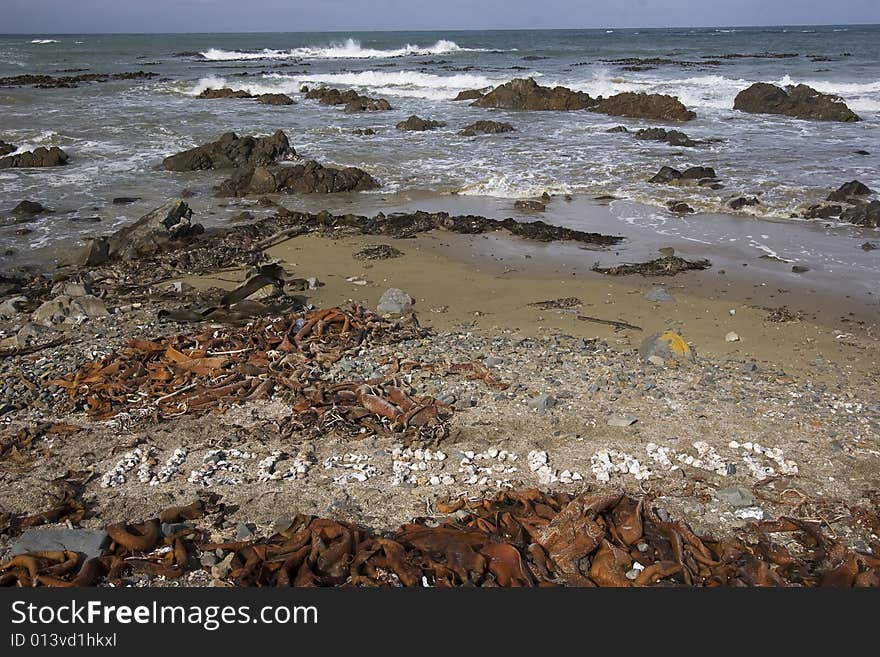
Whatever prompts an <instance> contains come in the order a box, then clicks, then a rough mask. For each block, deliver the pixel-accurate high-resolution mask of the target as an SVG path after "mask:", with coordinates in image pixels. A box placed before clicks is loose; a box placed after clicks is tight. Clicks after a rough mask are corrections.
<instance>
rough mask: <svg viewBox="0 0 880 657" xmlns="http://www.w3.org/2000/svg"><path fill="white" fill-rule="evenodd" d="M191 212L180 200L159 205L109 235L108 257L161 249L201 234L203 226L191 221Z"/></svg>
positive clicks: (130, 255)
mask: <svg viewBox="0 0 880 657" xmlns="http://www.w3.org/2000/svg"><path fill="white" fill-rule="evenodd" d="M192 215H193V212H192V210H191V209H190V207H189V206H188V205H187V204H186V203H185V202H183V201H180V200H174V201H169V202H167V203H165V204H164V205H161V206H159V207H158V208H156V209H155V210H152V211H150V212H148V213H147V214H145V215H144V216H143V217H141V218H140V219H138V220H137V221H136V222H134V223H133V224H131V225H130V226H126V227H125V228H122V229H121V230H118V231H117V232H115V233H113V235H111V236H110V241H109V243H108V257H110V258H136V257H138V256H144V255H152V254H154V253H158V252H159V251H163V250H165V249H166V248H168V247H169V246H170V245H171V244H172V243H174V242H181V241H185V240H189V239H190V238H192V237H195V236H197V235H201V234H202V233H203V232H204V230H205V229H204V226H202V224H197V223H193V222H192Z"/></svg>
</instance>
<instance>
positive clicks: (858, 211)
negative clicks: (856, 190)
mask: <svg viewBox="0 0 880 657" xmlns="http://www.w3.org/2000/svg"><path fill="white" fill-rule="evenodd" d="M840 219H841V221H846V222H848V223H851V224H855V225H856V226H865V227H866V228H880V201H871V202H870V203H859V204H858V205H855V206H853V207H851V208H848V209H846V210H844V211H843V212H842V213H841V214H840Z"/></svg>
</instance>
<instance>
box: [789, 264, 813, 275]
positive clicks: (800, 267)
mask: <svg viewBox="0 0 880 657" xmlns="http://www.w3.org/2000/svg"><path fill="white" fill-rule="evenodd" d="M791 271H792V272H794V273H795V274H805V273H807V272H808V271H810V268H809V267H805V266H804V265H792V267H791Z"/></svg>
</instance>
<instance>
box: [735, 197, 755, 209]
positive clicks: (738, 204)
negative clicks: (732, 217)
mask: <svg viewBox="0 0 880 657" xmlns="http://www.w3.org/2000/svg"><path fill="white" fill-rule="evenodd" d="M760 204H761V201H759V200H758V197H757V196H751V197H747V196H738V197H737V198H735V199H732V200H731V201H730V202H729V203H728V204H727V206H728V207H729V208H730V209H731V210H741V209H743V208H744V207H746V206H747V205H760Z"/></svg>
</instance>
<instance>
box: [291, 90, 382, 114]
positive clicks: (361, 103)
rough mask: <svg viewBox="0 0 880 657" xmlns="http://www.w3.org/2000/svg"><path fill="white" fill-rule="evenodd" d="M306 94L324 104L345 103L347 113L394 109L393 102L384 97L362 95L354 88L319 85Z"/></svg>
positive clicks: (307, 96)
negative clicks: (345, 89)
mask: <svg viewBox="0 0 880 657" xmlns="http://www.w3.org/2000/svg"><path fill="white" fill-rule="evenodd" d="M304 89H305V87H304ZM305 94H306V98H308V99H310V100H317V101H319V102H320V103H321V104H322V105H345V112H346V113H347V114H353V113H355V112H383V111H386V110H390V109H392V108H391V103H389V102H388V101H387V100H385V99H384V98H370V97H368V96H361V95H360V94H359V93H358V92H357V91H355V90H354V89H349V90H348V91H340V90H339V89H333V88H331V87H319V88H317V89H311V90H307V91H306V92H305Z"/></svg>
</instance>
